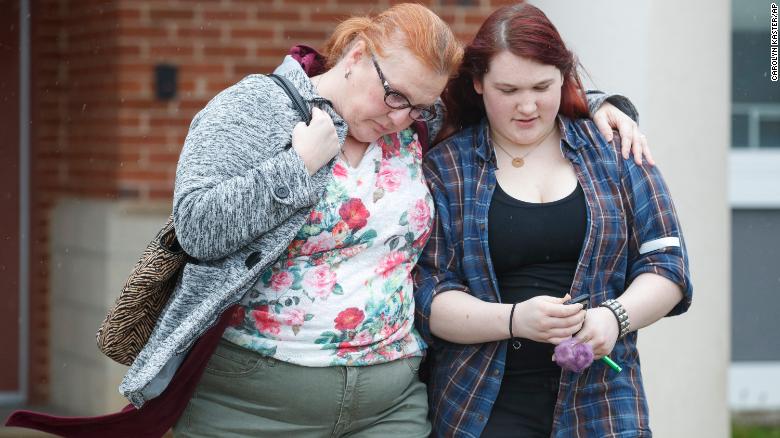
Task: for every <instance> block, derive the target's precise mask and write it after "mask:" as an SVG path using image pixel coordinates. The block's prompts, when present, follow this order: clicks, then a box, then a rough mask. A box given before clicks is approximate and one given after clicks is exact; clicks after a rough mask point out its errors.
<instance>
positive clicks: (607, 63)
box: [531, 0, 731, 438]
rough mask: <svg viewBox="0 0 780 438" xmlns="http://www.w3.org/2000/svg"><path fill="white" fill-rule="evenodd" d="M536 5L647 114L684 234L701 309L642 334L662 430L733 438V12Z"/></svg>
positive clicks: (683, 6)
mask: <svg viewBox="0 0 780 438" xmlns="http://www.w3.org/2000/svg"><path fill="white" fill-rule="evenodd" d="M531 3H533V4H535V5H537V6H539V7H540V8H541V9H543V10H544V11H545V12H546V13H547V14H548V16H549V17H550V19H551V20H552V21H553V23H555V24H556V26H557V27H558V29H559V31H560V32H561V34H562V35H563V37H564V39H565V40H566V41H567V43H568V44H569V45H570V46H571V48H572V49H573V50H574V51H575V52H576V53H577V54H578V55H579V57H580V60H581V61H582V63H583V64H584V65H585V67H586V68H587V70H588V71H589V72H590V74H591V76H592V78H593V79H594V81H595V83H596V85H597V86H598V87H599V88H601V89H603V90H607V91H610V92H613V93H620V94H625V95H627V96H629V97H630V98H631V99H632V100H633V102H634V103H635V104H636V105H637V107H638V108H639V111H640V119H641V120H640V122H641V126H642V129H643V130H644V131H645V132H646V134H647V136H648V138H649V140H650V142H651V146H652V148H653V154H654V156H655V157H656V159H657V162H658V163H659V164H660V167H661V169H662V171H663V173H664V176H665V177H666V180H667V183H668V184H669V186H670V188H671V191H672V193H673V195H674V199H675V203H676V205H677V209H678V213H679V215H680V217H681V220H682V223H683V229H684V233H685V238H686V243H687V245H688V249H689V257H690V261H691V271H692V273H693V284H694V302H693V306H692V307H691V310H690V311H689V312H688V313H687V314H685V315H683V316H681V317H674V318H669V319H665V320H662V321H660V322H659V323H658V324H656V325H655V326H653V327H650V328H647V329H643V330H642V332H641V334H640V351H641V355H642V365H643V372H644V375H645V387H646V389H647V392H648V394H649V399H650V400H649V401H650V414H651V425H652V427H653V430H654V432H655V434H656V435H657V436H660V437H686V438H687V437H693V436H696V437H700V436H701V437H726V436H728V435H729V410H728V404H727V372H728V366H729V360H730V359H729V357H730V354H729V352H730V321H729V306H730V297H729V285H730V259H729V257H730V248H729V235H730V222H729V221H730V216H729V204H728V187H727V156H728V155H727V154H728V148H729V141H730V137H729V124H730V88H731V83H730V63H729V59H730V58H729V57H730V53H731V49H730V41H731V40H730V35H731V26H730V8H731V7H730V2H728V1H727V0H709V1H704V0H692V1H686V2H677V1H672V0H656V1H653V2H650V1H632V2H625V1H618V0H589V1H587V2H580V1H574V0H555V1H553V0H532V1H531ZM594 23H599V25H597V26H595V25H594Z"/></svg>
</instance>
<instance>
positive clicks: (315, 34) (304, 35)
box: [283, 29, 328, 43]
mask: <svg viewBox="0 0 780 438" xmlns="http://www.w3.org/2000/svg"><path fill="white" fill-rule="evenodd" d="M283 37H284V38H287V39H290V40H293V43H294V42H295V41H296V40H314V41H321V42H322V41H325V38H327V37H328V32H326V31H321V30H304V29H286V30H285V31H284V33H283Z"/></svg>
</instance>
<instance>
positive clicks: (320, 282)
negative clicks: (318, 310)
mask: <svg viewBox="0 0 780 438" xmlns="http://www.w3.org/2000/svg"><path fill="white" fill-rule="evenodd" d="M303 283H304V286H305V287H306V289H307V290H308V291H309V292H311V293H313V294H314V295H316V296H318V297H319V298H322V299H325V298H327V297H328V296H329V295H330V293H331V292H333V287H334V286H335V285H336V273H335V272H333V271H332V270H331V269H330V267H329V266H328V265H319V266H317V267H316V268H314V269H310V270H309V271H308V272H307V273H306V275H305V276H304V277H303Z"/></svg>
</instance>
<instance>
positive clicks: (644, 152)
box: [640, 133, 655, 166]
mask: <svg viewBox="0 0 780 438" xmlns="http://www.w3.org/2000/svg"><path fill="white" fill-rule="evenodd" d="M640 138H641V140H642V155H644V157H645V161H647V162H648V164H650V165H651V166H655V159H653V154H652V153H651V152H650V145H649V144H648V143H647V137H646V136H645V135H644V134H642V133H640Z"/></svg>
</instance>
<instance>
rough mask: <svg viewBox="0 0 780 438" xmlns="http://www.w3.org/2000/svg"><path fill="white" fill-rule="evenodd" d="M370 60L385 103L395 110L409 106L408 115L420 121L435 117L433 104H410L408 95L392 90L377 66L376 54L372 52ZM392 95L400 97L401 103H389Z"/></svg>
mask: <svg viewBox="0 0 780 438" xmlns="http://www.w3.org/2000/svg"><path fill="white" fill-rule="evenodd" d="M371 61H372V62H373V63H374V68H375V69H376V73H377V74H378V75H379V80H381V81H382V87H383V88H384V89H385V105H387V106H388V107H390V108H392V109H397V110H398V109H405V108H411V110H409V117H411V118H412V119H414V120H417V121H420V122H429V121H431V120H433V119H435V118H436V107H435V106H434V105H429V106H426V105H412V102H411V101H410V100H409V98H408V97H406V96H405V95H404V94H403V93H401V92H400V91H398V90H394V89H393V87H391V86H390V84H389V83H388V82H387V79H385V75H384V73H382V69H381V68H379V63H378V62H377V60H376V56H374V54H373V53H372V54H371ZM393 97H395V98H396V99H400V100H401V102H402V103H400V104H393V103H391V102H390V101H389V99H392V98H393ZM404 102H405V103H404Z"/></svg>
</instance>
